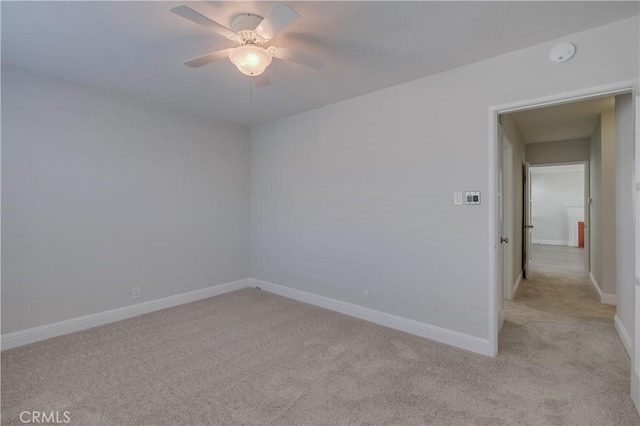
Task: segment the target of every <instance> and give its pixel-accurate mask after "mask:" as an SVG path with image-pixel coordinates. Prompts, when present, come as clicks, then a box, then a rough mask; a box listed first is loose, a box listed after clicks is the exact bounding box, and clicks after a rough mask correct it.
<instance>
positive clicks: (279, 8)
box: [256, 3, 300, 40]
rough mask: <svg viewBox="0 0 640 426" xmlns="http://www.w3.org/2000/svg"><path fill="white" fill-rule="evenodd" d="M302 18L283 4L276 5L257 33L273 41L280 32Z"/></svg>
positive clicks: (257, 29) (259, 26)
mask: <svg viewBox="0 0 640 426" xmlns="http://www.w3.org/2000/svg"><path fill="white" fill-rule="evenodd" d="M298 18H300V16H299V15H298V14H297V13H296V11H295V10H293V9H291V8H290V7H289V6H286V5H284V4H282V3H276V5H275V6H273V7H272V8H271V10H270V11H269V12H268V13H267V16H265V17H264V19H263V20H262V22H260V24H259V25H258V27H257V28H256V33H258V35H259V36H260V37H262V38H264V39H266V40H271V39H272V38H274V37H275V36H276V35H278V34H279V33H280V31H282V30H284V29H285V28H286V27H288V26H289V25H291V24H293V23H294V22H295V21H297V20H298Z"/></svg>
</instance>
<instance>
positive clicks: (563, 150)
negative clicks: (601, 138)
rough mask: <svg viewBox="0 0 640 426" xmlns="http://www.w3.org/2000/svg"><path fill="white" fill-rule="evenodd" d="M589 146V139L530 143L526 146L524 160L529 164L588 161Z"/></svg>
mask: <svg viewBox="0 0 640 426" xmlns="http://www.w3.org/2000/svg"><path fill="white" fill-rule="evenodd" d="M589 145H590V141H589V139H570V140H566V141H553V142H542V143H530V144H528V145H527V146H526V159H527V162H528V163H530V164H549V163H570V162H572V161H589V155H590V147H589Z"/></svg>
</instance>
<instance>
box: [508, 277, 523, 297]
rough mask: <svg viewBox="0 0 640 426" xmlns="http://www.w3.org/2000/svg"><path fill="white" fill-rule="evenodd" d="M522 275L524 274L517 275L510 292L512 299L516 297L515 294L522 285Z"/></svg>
mask: <svg viewBox="0 0 640 426" xmlns="http://www.w3.org/2000/svg"><path fill="white" fill-rule="evenodd" d="M523 273H524V272H523V271H520V275H518V278H516V283H515V284H514V285H513V290H512V291H511V296H512V297H511V298H512V299H513V298H515V297H516V293H517V292H518V289H519V288H520V284H521V283H522V278H523V275H522V274H523Z"/></svg>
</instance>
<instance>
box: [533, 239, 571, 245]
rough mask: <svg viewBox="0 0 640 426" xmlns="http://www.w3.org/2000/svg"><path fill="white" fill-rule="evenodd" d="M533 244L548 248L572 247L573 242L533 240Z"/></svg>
mask: <svg viewBox="0 0 640 426" xmlns="http://www.w3.org/2000/svg"><path fill="white" fill-rule="evenodd" d="M531 244H544V245H548V246H571V241H561V240H533V239H532V240H531Z"/></svg>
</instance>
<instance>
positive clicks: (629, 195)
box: [609, 94, 638, 348]
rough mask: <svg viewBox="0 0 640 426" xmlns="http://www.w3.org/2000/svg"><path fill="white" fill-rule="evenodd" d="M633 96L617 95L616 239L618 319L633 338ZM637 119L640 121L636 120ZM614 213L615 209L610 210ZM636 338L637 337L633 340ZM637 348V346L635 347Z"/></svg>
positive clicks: (634, 252) (635, 256)
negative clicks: (617, 230) (618, 231)
mask: <svg viewBox="0 0 640 426" xmlns="http://www.w3.org/2000/svg"><path fill="white" fill-rule="evenodd" d="M633 108H634V106H633V98H632V95H631V94H628V95H621V96H616V111H615V116H616V119H615V127H616V130H615V132H616V161H617V162H616V165H617V167H616V189H617V191H616V204H615V212H616V225H617V226H618V229H619V230H620V231H621V234H620V235H621V236H622V238H618V239H617V240H616V253H617V256H616V277H617V280H618V285H617V296H618V297H617V300H618V305H617V306H618V312H617V313H618V317H619V318H620V321H621V322H622V324H623V325H624V328H625V329H626V331H627V333H628V334H629V336H635V324H634V315H635V307H634V305H635V294H634V287H635V266H636V265H635V262H637V261H638V260H637V259H638V254H637V253H636V248H635V241H634V236H635V226H636V223H635V217H634V204H633V203H634V199H633V193H634V183H635V181H636V180H635V176H636V175H635V172H634V168H635V164H634V163H635V134H634V130H635V129H634V109H633ZM636 119H637V118H636ZM609 210H611V209H609ZM632 338H633V337H632ZM631 347H632V348H633V345H631Z"/></svg>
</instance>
